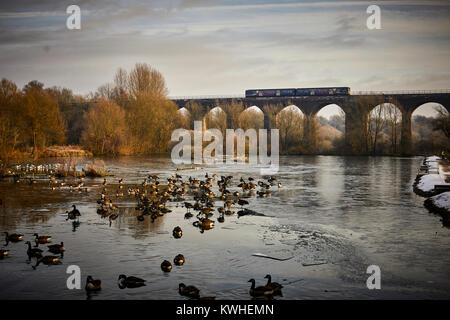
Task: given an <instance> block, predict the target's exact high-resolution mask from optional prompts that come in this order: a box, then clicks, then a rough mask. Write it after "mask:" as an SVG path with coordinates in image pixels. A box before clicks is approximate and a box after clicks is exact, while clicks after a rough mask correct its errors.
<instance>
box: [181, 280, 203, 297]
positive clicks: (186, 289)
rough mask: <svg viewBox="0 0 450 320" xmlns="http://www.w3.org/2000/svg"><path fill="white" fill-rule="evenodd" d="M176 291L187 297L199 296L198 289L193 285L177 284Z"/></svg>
mask: <svg viewBox="0 0 450 320" xmlns="http://www.w3.org/2000/svg"><path fill="white" fill-rule="evenodd" d="M178 293H179V294H181V295H182V296H186V297H189V298H196V299H198V298H200V290H198V289H197V288H196V287H194V286H186V285H185V284H184V283H180V284H179V285H178Z"/></svg>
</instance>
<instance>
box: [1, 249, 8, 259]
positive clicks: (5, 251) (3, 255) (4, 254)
mask: <svg viewBox="0 0 450 320" xmlns="http://www.w3.org/2000/svg"><path fill="white" fill-rule="evenodd" d="M8 252H9V250H5V249H0V259H3V258H6V257H7V256H8Z"/></svg>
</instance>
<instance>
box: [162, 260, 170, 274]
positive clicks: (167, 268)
mask: <svg viewBox="0 0 450 320" xmlns="http://www.w3.org/2000/svg"><path fill="white" fill-rule="evenodd" d="M161 270H162V271H164V272H170V271H171V270H172V264H171V263H170V262H169V261H167V260H164V261H163V262H162V263H161Z"/></svg>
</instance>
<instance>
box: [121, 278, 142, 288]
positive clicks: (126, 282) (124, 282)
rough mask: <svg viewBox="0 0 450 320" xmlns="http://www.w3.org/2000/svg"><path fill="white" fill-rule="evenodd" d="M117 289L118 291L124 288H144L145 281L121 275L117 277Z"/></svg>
mask: <svg viewBox="0 0 450 320" xmlns="http://www.w3.org/2000/svg"><path fill="white" fill-rule="evenodd" d="M118 283H119V288H120V289H124V288H138V287H142V286H145V280H144V279H141V278H138V277H134V276H129V277H127V276H126V275H124V274H121V275H120V276H119V280H118Z"/></svg>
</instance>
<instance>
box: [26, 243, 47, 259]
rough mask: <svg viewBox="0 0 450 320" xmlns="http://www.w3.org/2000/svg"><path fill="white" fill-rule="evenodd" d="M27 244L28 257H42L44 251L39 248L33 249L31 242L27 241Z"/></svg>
mask: <svg viewBox="0 0 450 320" xmlns="http://www.w3.org/2000/svg"><path fill="white" fill-rule="evenodd" d="M25 244H27V245H28V250H27V255H28V257H29V258H31V257H36V258H40V257H42V252H43V251H42V250H41V249H38V248H31V242H30V241H27V242H25Z"/></svg>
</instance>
